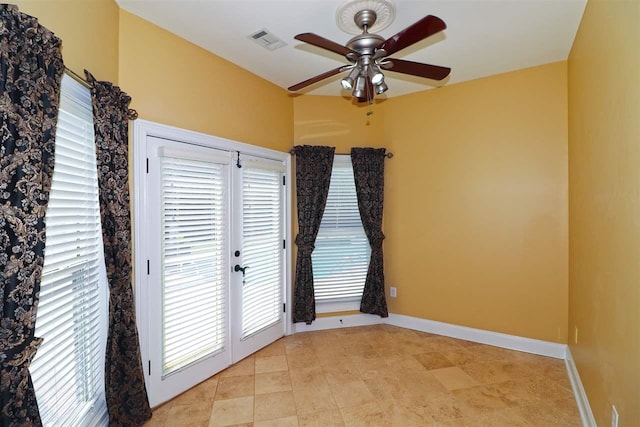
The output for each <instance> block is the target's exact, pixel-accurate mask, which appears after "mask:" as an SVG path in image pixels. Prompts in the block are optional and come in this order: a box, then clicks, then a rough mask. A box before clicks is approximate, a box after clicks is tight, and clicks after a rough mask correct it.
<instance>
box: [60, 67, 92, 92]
mask: <svg viewBox="0 0 640 427" xmlns="http://www.w3.org/2000/svg"><path fill="white" fill-rule="evenodd" d="M64 72H65V73H66V74H67V75H68V76H69V77H71V78H72V79H73V80H75V81H77V82H78V83H80V84H81V85H82V86H84V87H86V88H88V89H91V88H93V86H92V85H91V83H89V82H88V81H86V80H85V79H83V78H82V77H81V76H80V75H79V74H77V73H76V72H75V71H73V70H72V69H71V68H68V67H66V66H65V67H64Z"/></svg>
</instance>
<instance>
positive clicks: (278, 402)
mask: <svg viewBox="0 0 640 427" xmlns="http://www.w3.org/2000/svg"><path fill="white" fill-rule="evenodd" d="M292 415H296V403H295V401H294V399H293V392H291V391H280V392H277V393H267V394H260V395H257V396H256V397H255V412H254V415H253V417H254V420H256V421H263V420H272V419H275V418H284V417H290V416H292Z"/></svg>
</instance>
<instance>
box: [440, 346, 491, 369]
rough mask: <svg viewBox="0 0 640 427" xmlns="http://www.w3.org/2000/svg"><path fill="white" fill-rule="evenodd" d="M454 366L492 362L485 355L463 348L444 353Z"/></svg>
mask: <svg viewBox="0 0 640 427" xmlns="http://www.w3.org/2000/svg"><path fill="white" fill-rule="evenodd" d="M442 354H443V356H444V357H446V358H447V360H449V361H450V362H451V363H453V364H454V365H467V364H469V363H483V362H490V361H491V358H489V357H487V356H486V355H484V354H481V353H477V352H474V351H473V350H472V348H461V349H459V350H455V351H447V352H444V353H442Z"/></svg>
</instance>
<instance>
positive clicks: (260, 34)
mask: <svg viewBox="0 0 640 427" xmlns="http://www.w3.org/2000/svg"><path fill="white" fill-rule="evenodd" d="M249 38H250V39H251V40H253V41H254V42H256V43H258V44H259V45H260V46H262V47H263V48H265V49H267V50H276V49H278V48H280V47H283V46H286V45H287V44H286V43H285V42H283V41H282V40H280V39H279V38H278V37H276V36H274V35H273V34H272V33H270V32H269V30H266V29H264V28H263V29H261V30H260V31H256V32H255V33H253V34H251V35H250V36H249Z"/></svg>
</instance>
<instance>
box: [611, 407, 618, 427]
mask: <svg viewBox="0 0 640 427" xmlns="http://www.w3.org/2000/svg"><path fill="white" fill-rule="evenodd" d="M611 427H618V410H617V409H616V405H611Z"/></svg>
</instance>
